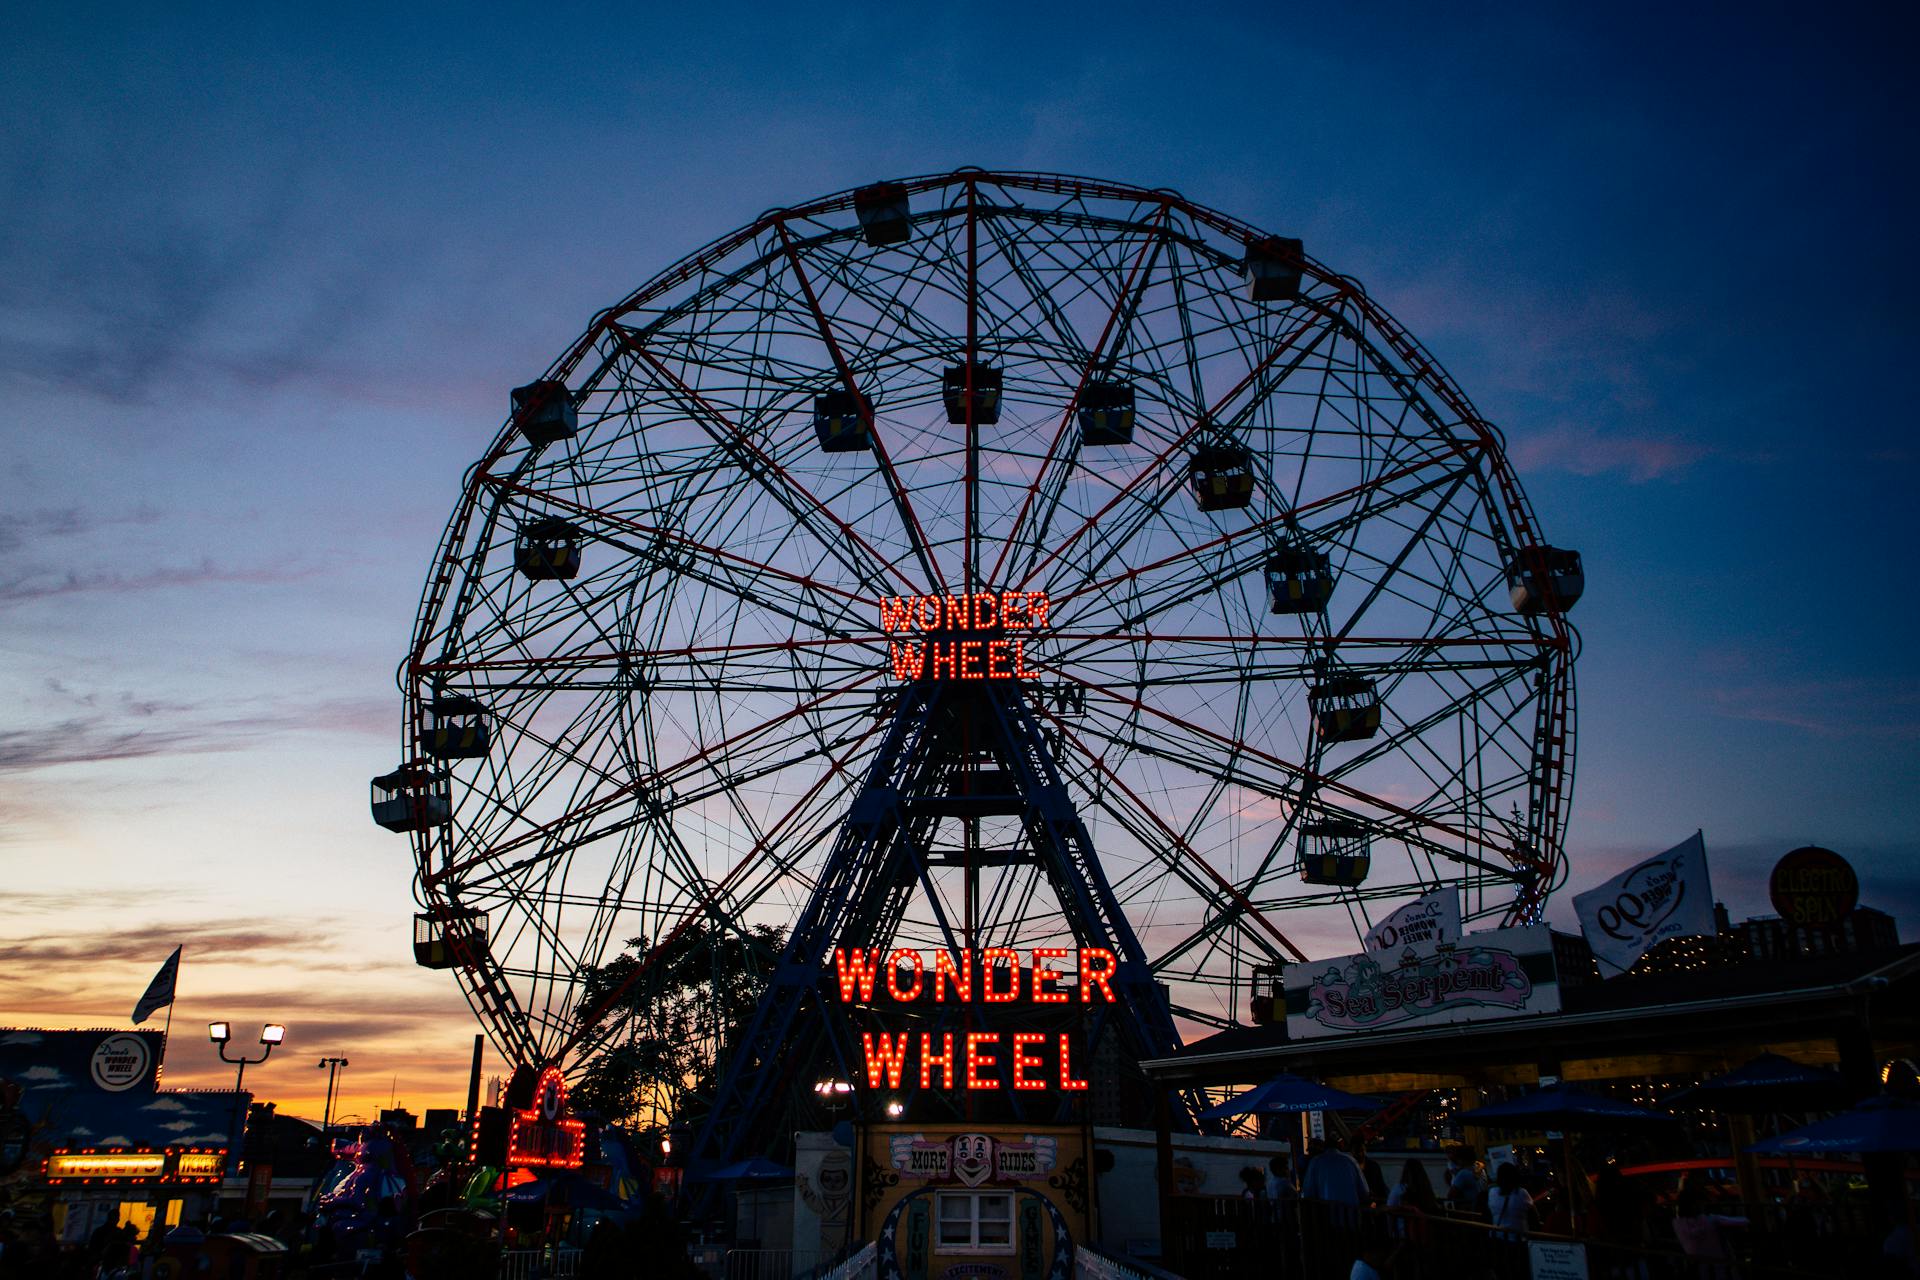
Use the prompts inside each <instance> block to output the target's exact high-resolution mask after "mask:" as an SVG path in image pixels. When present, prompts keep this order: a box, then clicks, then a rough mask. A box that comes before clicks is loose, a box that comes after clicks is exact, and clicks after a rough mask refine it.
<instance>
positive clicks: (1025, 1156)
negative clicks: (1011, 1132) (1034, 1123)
mask: <svg viewBox="0 0 1920 1280" xmlns="http://www.w3.org/2000/svg"><path fill="white" fill-rule="evenodd" d="M1059 1149H1060V1144H1059V1140H1058V1139H1056V1138H1052V1137H1049V1136H1047V1135H1045V1134H1041V1135H1039V1136H1035V1135H1034V1134H1031V1133H1027V1134H1022V1135H1021V1140H1020V1141H1018V1142H1009V1141H1008V1140H1007V1139H1005V1138H997V1137H994V1136H993V1135H992V1134H986V1133H956V1134H952V1135H946V1136H936V1137H934V1138H933V1139H931V1140H930V1139H928V1137H927V1136H926V1135H925V1134H924V1133H896V1134H894V1135H893V1136H892V1137H891V1138H890V1139H889V1141H888V1152H887V1153H888V1155H889V1156H890V1157H892V1161H893V1168H894V1171H895V1172H896V1173H898V1174H899V1175H900V1176H901V1177H903V1178H919V1179H923V1180H926V1181H930V1182H948V1181H953V1182H958V1183H960V1184H961V1185H963V1186H968V1187H977V1186H979V1185H980V1184H981V1183H983V1182H1026V1181H1029V1180H1031V1179H1034V1178H1044V1177H1045V1176H1047V1175H1048V1174H1050V1173H1052V1172H1053V1166H1054V1161H1055V1158H1056V1156H1057V1154H1058V1152H1059Z"/></svg>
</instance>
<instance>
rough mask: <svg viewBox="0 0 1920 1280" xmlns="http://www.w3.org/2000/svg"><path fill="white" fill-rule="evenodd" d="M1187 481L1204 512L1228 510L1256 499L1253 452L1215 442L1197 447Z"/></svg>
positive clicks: (1190, 464)
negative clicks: (1254, 493)
mask: <svg viewBox="0 0 1920 1280" xmlns="http://www.w3.org/2000/svg"><path fill="white" fill-rule="evenodd" d="M1187 483H1188V484H1189V485H1191V486H1192V488H1193V497H1194V500H1195V501H1196V502H1198V503H1199V504H1200V509H1201V510H1202V511H1226V510H1229V509H1231V508H1234V507H1244V506H1246V505H1247V504H1248V503H1249V502H1251V501H1253V455H1252V454H1250V453H1248V452H1247V451H1246V450H1245V449H1243V448H1241V447H1240V446H1239V445H1231V444H1226V445H1223V444H1213V445H1206V446H1204V447H1202V448H1199V449H1196V450H1194V454H1193V460H1192V461H1191V462H1189V463H1188V464H1187Z"/></svg>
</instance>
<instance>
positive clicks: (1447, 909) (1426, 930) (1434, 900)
mask: <svg viewBox="0 0 1920 1280" xmlns="http://www.w3.org/2000/svg"><path fill="white" fill-rule="evenodd" d="M1458 941H1460V894H1459V892H1458V891H1457V890H1454V889H1435V890H1434V891H1433V892H1432V893H1427V894H1422V895H1421V896H1420V897H1418V898H1415V899H1414V900H1413V901H1412V902H1409V903H1408V904H1407V905H1406V906H1404V907H1402V908H1400V909H1399V910H1398V911H1396V912H1394V913H1393V914H1392V915H1390V916H1388V917H1387V918H1386V919H1384V920H1382V921H1381V922H1380V923H1379V924H1376V925H1374V926H1373V928H1371V929H1369V930H1367V936H1366V938H1365V940H1363V941H1362V942H1361V943H1360V946H1361V949H1362V950H1365V951H1392V950H1393V949H1394V948H1396V947H1405V946H1418V945H1420V944H1421V943H1426V942H1458Z"/></svg>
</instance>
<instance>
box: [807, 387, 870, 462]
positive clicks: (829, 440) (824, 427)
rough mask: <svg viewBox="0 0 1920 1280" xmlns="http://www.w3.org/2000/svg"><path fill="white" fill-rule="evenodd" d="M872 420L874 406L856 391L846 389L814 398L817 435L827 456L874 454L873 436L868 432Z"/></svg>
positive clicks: (814, 422)
mask: <svg viewBox="0 0 1920 1280" xmlns="http://www.w3.org/2000/svg"><path fill="white" fill-rule="evenodd" d="M872 418H873V402H872V401H871V400H869V399H867V397H865V396H864V395H861V394H860V393H858V392H856V391H848V390H845V389H844V388H842V389H840V390H837V391H827V392H823V393H821V394H820V395H817V396H815V397H814V398H813V431H814V434H815V435H816V436H818V437H819V438H820V448H821V449H822V450H823V451H824V452H827V453H858V452H861V451H863V450H871V449H872V448H873V435H872V433H870V432H869V431H868V430H867V423H868V422H869V421H870V420H871V419H872Z"/></svg>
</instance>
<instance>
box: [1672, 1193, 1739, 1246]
mask: <svg viewBox="0 0 1920 1280" xmlns="http://www.w3.org/2000/svg"><path fill="white" fill-rule="evenodd" d="M1746 1225H1747V1220H1746V1219H1745V1218H1730V1217H1727V1216H1725V1215H1724V1214H1718V1213H1708V1212H1707V1197H1706V1194H1705V1193H1704V1192H1702V1191H1701V1190H1699V1189H1698V1188H1697V1187H1694V1188H1689V1189H1687V1190H1685V1191H1682V1192H1681V1193H1680V1199H1679V1202H1678V1203H1676V1204H1675V1205H1674V1219H1673V1238H1674V1239H1676V1240H1678V1241H1679V1242H1680V1251H1681V1252H1682V1253H1684V1254H1686V1255H1687V1256H1688V1257H1690V1258H1712V1259H1714V1260H1715V1261H1721V1262H1724V1261H1725V1260H1726V1259H1727V1257H1728V1256H1729V1251H1728V1249H1727V1239H1726V1234H1725V1233H1726V1232H1727V1231H1729V1230H1733V1229H1736V1228H1739V1227H1744V1226H1746Z"/></svg>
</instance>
